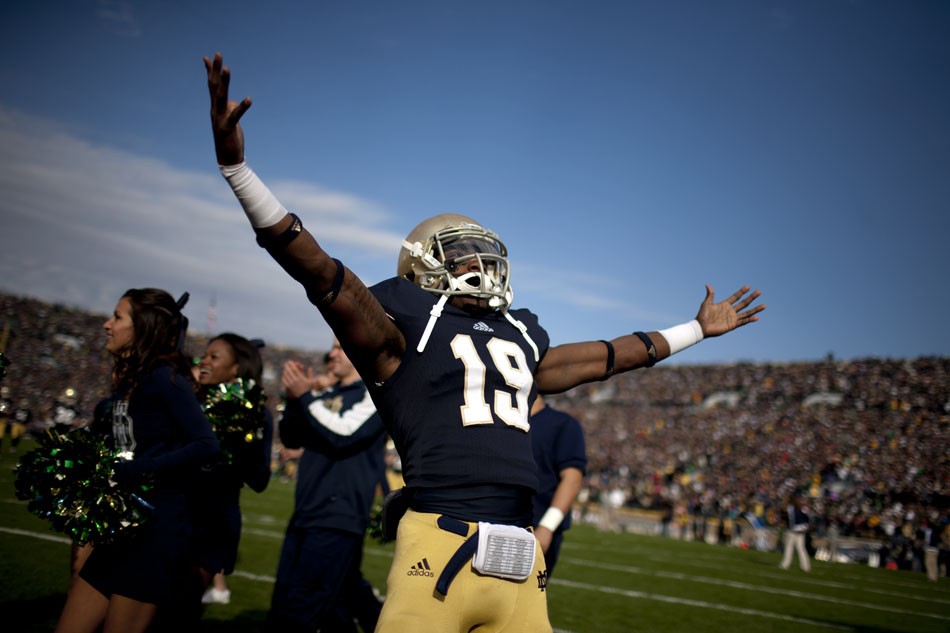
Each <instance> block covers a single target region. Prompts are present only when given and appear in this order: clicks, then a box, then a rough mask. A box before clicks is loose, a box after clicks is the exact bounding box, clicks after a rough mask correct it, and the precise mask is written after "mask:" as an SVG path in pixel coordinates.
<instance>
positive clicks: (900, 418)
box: [0, 293, 950, 541]
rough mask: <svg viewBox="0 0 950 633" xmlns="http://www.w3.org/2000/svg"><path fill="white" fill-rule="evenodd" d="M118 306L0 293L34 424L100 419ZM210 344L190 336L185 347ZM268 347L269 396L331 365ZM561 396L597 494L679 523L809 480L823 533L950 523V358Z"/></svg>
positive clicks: (738, 367) (738, 370)
mask: <svg viewBox="0 0 950 633" xmlns="http://www.w3.org/2000/svg"><path fill="white" fill-rule="evenodd" d="M105 318H106V317H105V316H104V315H94V314H89V313H87V312H85V311H81V310H76V309H73V308H69V307H66V306H61V305H51V304H48V303H44V302H41V301H37V300H34V299H28V298H23V297H16V296H12V295H8V294H3V293H0V319H2V320H0V337H2V338H0V349H4V353H5V355H6V356H7V357H8V359H9V361H10V367H9V369H8V375H7V377H6V379H5V380H4V385H3V389H4V394H5V396H6V397H8V398H9V399H10V401H11V402H12V405H13V406H16V407H28V408H29V409H31V411H32V412H33V420H34V422H33V424H34V425H36V426H38V427H41V426H42V425H43V424H47V423H48V422H49V420H50V418H51V415H52V411H53V407H54V404H55V403H57V402H64V401H67V400H68V401H69V403H70V404H73V406H75V407H76V408H77V409H78V410H79V412H80V418H88V416H89V415H90V414H91V412H92V410H93V407H94V406H95V403H96V402H97V401H98V399H99V398H100V397H102V396H103V395H105V393H106V392H107V390H108V378H109V370H110V367H111V358H110V357H109V355H108V354H107V353H106V352H105V350H104V349H103V341H104V334H103V330H102V323H103V322H104V320H105ZM239 334H247V335H249V336H251V337H253V336H254V333H243V332H239ZM206 342H207V339H206V338H202V337H196V336H191V337H190V338H189V341H188V344H187V348H186V351H187V352H188V353H189V354H192V355H197V354H200V353H201V351H202V350H203V349H204V346H205V344H206ZM3 345H5V348H4V347H3ZM262 353H263V357H264V363H265V384H264V387H265V392H266V393H268V394H269V395H270V396H271V397H270V399H269V404H270V406H272V407H273V406H275V405H276V404H277V403H278V401H279V399H278V396H279V393H280V389H279V376H280V369H281V366H282V364H283V362H284V361H285V360H286V359H288V358H296V359H299V360H302V361H304V362H305V363H310V364H313V365H314V366H315V367H317V368H319V367H320V366H321V365H322V363H323V358H322V357H323V353H322V352H315V351H308V350H296V349H288V348H282V347H278V346H274V345H270V346H267V347H265V348H264V349H263V350H262ZM67 388H72V389H73V390H74V392H75V395H74V396H71V397H67V396H65V395H64V392H65V390H66V389H67ZM73 400H74V402H73ZM548 402H549V404H551V405H553V406H555V407H556V408H560V409H563V410H566V411H568V412H569V413H571V414H572V415H574V416H575V417H576V418H577V419H578V420H580V421H581V424H582V425H583V427H584V431H585V435H586V439H587V452H588V458H589V467H588V476H587V488H588V491H587V493H588V494H589V496H590V498H592V499H593V500H602V501H605V500H606V499H607V497H608V495H610V496H612V498H616V499H619V500H620V501H621V503H622V504H624V505H626V506H629V507H638V508H646V509H653V510H657V511H660V512H663V513H665V514H666V515H667V516H668V517H669V520H670V521H676V522H683V521H686V520H687V517H689V518H690V520H692V519H693V518H695V517H712V518H716V519H718V520H720V521H721V522H722V523H724V524H729V523H735V522H737V521H739V520H740V519H741V518H742V517H751V516H755V517H756V518H757V520H759V521H761V522H762V524H764V525H767V526H769V525H770V526H778V525H781V523H782V521H783V509H784V507H785V505H786V503H787V500H788V497H789V495H790V494H792V493H793V492H796V491H803V492H805V493H806V495H807V496H808V499H809V509H810V511H811V513H812V516H813V518H814V521H815V525H816V528H817V530H818V533H819V534H823V533H824V532H825V531H826V530H827V529H828V527H830V526H831V525H834V526H835V527H836V529H837V530H839V531H840V533H841V534H842V535H852V536H859V537H865V538H875V539H880V540H882V541H888V540H890V541H894V540H895V539H896V540H898V541H899V540H900V539H901V538H904V539H906V540H909V541H913V540H914V539H915V538H916V535H917V533H918V532H919V531H920V529H921V526H923V525H925V524H929V525H931V526H941V525H942V526H946V523H947V516H948V510H950V358H918V359H913V360H910V359H905V360H881V359H873V358H869V359H860V360H847V361H842V360H833V359H830V358H829V359H826V360H824V361H819V362H796V363H765V364H762V363H738V364H729V365H702V366H691V365H675V364H665V365H658V366H657V367H654V368H651V369H644V370H640V371H636V372H632V373H629V374H624V375H621V376H617V377H615V378H613V379H612V380H610V381H608V382H605V383H596V384H592V385H586V386H583V387H580V388H577V389H574V390H572V391H571V392H568V393H566V394H562V395H558V396H553V397H550V398H549V399H548Z"/></svg>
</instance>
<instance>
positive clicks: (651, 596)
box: [549, 578, 855, 631]
mask: <svg viewBox="0 0 950 633" xmlns="http://www.w3.org/2000/svg"><path fill="white" fill-rule="evenodd" d="M549 582H552V583H554V584H557V585H565V586H567V587H573V588H575V589H588V590H590V591H600V592H603V593H612V594H616V595H618V596H626V597H628V598H640V599H642V600H657V601H659V602H669V603H672V604H685V605H688V606H691V607H699V608H701V609H717V610H719V611H726V612H728V613H741V614H743V615H754V616H758V617H762V618H772V619H774V620H785V621H787V622H797V623H800V624H811V625H813V626H824V627H828V628H830V629H840V630H842V631H854V630H855V629H854V628H853V627H850V626H843V625H840V624H829V623H828V622H821V621H820V620H809V619H808V618H797V617H795V616H793V615H782V614H780V613H770V612H768V611H759V610H757V609H744V608H741V607H731V606H726V605H721V604H713V603H711V602H703V601H701V600H690V599H688V598H675V597H673V596H661V595H659V594H655V593H644V592H642V591H633V590H631V589H617V588H616V587H604V586H602V585H588V584H587V583H583V582H574V581H572V580H564V579H563V578H561V579H558V578H552V579H551V580H550V581H549Z"/></svg>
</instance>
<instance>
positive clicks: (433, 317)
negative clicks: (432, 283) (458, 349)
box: [416, 295, 449, 354]
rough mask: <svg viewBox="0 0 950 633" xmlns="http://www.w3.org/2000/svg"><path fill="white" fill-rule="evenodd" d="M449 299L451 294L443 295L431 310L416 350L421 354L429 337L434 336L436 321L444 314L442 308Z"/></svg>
mask: <svg viewBox="0 0 950 633" xmlns="http://www.w3.org/2000/svg"><path fill="white" fill-rule="evenodd" d="M448 300H449V295H442V297H441V298H440V299H439V300H438V301H437V302H436V303H435V305H434V306H432V309H431V310H430V311H429V322H428V323H426V329H425V331H424V332H423V333H422V338H421V339H419V344H418V345H417V346H416V351H417V352H419V353H420V354H421V353H422V351H423V350H424V349H425V348H426V343H428V342H429V337H430V336H432V328H434V327H435V322H436V321H437V320H438V319H439V317H440V316H442V308H444V307H445V302H446V301H448Z"/></svg>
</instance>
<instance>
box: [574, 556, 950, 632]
mask: <svg viewBox="0 0 950 633" xmlns="http://www.w3.org/2000/svg"><path fill="white" fill-rule="evenodd" d="M563 560H565V561H570V562H572V563H574V564H576V565H582V566H586V567H596V568H598V569H612V570H614V571H623V572H627V573H631V574H641V575H644V576H659V577H662V578H672V579H674V580H685V581H689V582H698V583H704V584H710V585H725V586H727V587H733V588H736V589H745V590H747V591H761V592H763V593H775V594H779V595H782V596H795V597H796V598H807V599H809V600H821V601H824V602H831V603H833V604H840V605H847V606H851V607H860V608H862V609H876V610H878V611H888V612H890V613H899V614H901V615H916V616H921V617H925V618H936V619H938V620H950V616H946V615H941V614H937V613H926V612H923V611H909V610H907V609H898V608H895V607H885V606H881V605H877V604H871V603H867V602H858V601H856V600H846V599H843V598H832V597H829V596H823V595H821V594H815V593H805V592H804V591H793V590H790V589H782V588H778V587H763V586H762V585H750V584H748V583H744V582H737V581H734V580H724V579H722V578H710V577H708V576H692V575H690V574H681V573H677V572H671V571H649V570H646V569H643V568H641V567H633V566H631V565H615V564H613V563H602V562H597V561H592V560H583V559H579V558H564V559H563Z"/></svg>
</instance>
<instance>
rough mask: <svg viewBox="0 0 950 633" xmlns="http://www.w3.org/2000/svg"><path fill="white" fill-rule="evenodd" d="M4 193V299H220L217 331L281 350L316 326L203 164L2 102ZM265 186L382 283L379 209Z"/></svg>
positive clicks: (382, 214)
mask: <svg viewBox="0 0 950 633" xmlns="http://www.w3.org/2000/svg"><path fill="white" fill-rule="evenodd" d="M0 189H2V190H3V192H4V195H3V196H2V197H0V217H2V219H3V220H2V225H3V234H4V240H3V242H4V247H3V249H2V252H0V287H3V288H4V289H6V290H8V291H12V292H17V293H20V294H27V295H31V296H38V297H42V298H46V299H50V300H56V301H63V302H67V303H71V304H74V305H79V306H82V307H85V308H90V309H96V310H99V311H109V310H111V308H112V302H114V301H115V299H116V297H118V296H119V295H120V294H121V293H122V292H123V291H124V290H125V289H127V288H129V287H137V286H144V285H155V286H159V287H165V288H167V289H168V290H169V291H171V292H173V293H176V292H180V291H182V290H185V289H187V290H190V291H191V292H192V295H193V297H195V299H196V300H197V302H198V304H200V303H201V302H202V301H207V300H209V299H210V297H211V296H215V297H217V300H218V314H219V324H220V325H221V326H222V327H224V326H227V327H230V328H231V329H237V330H239V331H241V330H243V329H245V328H252V329H253V330H254V332H251V333H252V334H254V335H255V336H264V337H269V338H271V339H272V340H278V341H283V342H288V341H294V340H299V339H300V338H301V337H307V338H308V339H309V338H310V337H311V336H312V335H313V332H314V328H315V327H316V330H317V331H325V326H323V325H322V322H321V320H320V318H319V315H318V314H317V313H316V311H315V310H313V308H312V307H310V306H309V305H308V304H307V302H306V299H305V298H304V295H303V292H302V291H301V290H300V289H299V287H297V285H296V283H295V282H293V281H291V280H289V279H288V278H287V277H286V275H284V274H283V273H281V272H280V271H279V270H277V267H276V265H275V264H274V263H273V262H271V261H270V258H269V257H268V256H267V255H266V253H264V252H263V251H262V250H261V249H259V248H257V247H256V245H254V241H253V233H252V231H251V229H250V227H249V225H248V223H247V220H246V219H245V218H244V214H243V213H242V212H241V211H240V207H239V206H238V205H237V203H236V202H235V200H234V198H233V196H232V195H231V193H230V191H229V190H228V188H227V185H226V183H225V182H224V180H223V179H222V178H221V177H220V176H218V175H217V173H216V172H215V170H214V167H213V165H212V166H210V167H209V170H208V171H207V172H193V171H187V170H182V169H178V168H176V167H174V166H172V165H169V164H167V163H165V162H163V161H160V160H156V159H154V158H149V157H143V156H139V155H136V154H133V153H130V152H126V151H123V150H119V149H116V148H112V147H106V146H102V145H97V144H94V143H91V142H89V141H87V140H84V139H82V138H79V137H77V136H76V135H73V134H71V133H69V132H68V131H67V130H64V129H63V128H62V127H61V126H59V125H58V124H57V123H56V122H53V121H49V120H45V119H40V118H36V117H33V116H30V115H25V114H22V113H20V112H16V111H11V110H9V109H5V108H3V107H2V106H0ZM274 189H275V192H276V193H277V195H278V196H280V197H281V199H282V201H283V202H284V203H285V204H286V205H287V206H288V207H289V208H293V209H295V210H296V211H297V212H298V213H299V214H300V215H301V216H302V217H303V218H304V219H305V223H307V224H309V225H311V226H313V227H315V228H316V229H317V230H316V231H315V232H316V233H317V234H318V235H319V236H320V240H321V243H322V244H323V245H324V246H325V247H326V248H327V249H328V250H329V251H331V252H333V253H334V254H335V255H337V256H339V257H340V258H341V259H344V260H345V261H347V263H348V264H350V265H351V267H353V268H354V269H356V270H357V271H358V272H359V273H360V274H363V275H364V276H365V277H366V278H367V280H368V281H370V280H373V281H375V280H377V279H381V278H383V277H384V276H387V275H388V274H389V271H390V268H391V263H392V262H393V261H394V260H395V254H396V252H397V251H398V248H399V241H400V239H401V236H400V235H399V234H397V233H395V232H393V231H390V230H389V229H387V228H386V226H385V222H386V221H388V220H389V219H390V214H389V212H388V211H387V210H386V209H385V208H383V207H382V206H381V205H379V204H376V203H374V202H372V201H368V200H365V199H362V198H360V197H359V196H355V195H352V194H348V193H345V192H340V191H333V190H331V189H328V188H324V187H320V186H317V185H313V184H309V183H299V182H292V181H281V182H278V183H276V185H275V187H274ZM200 297H201V298H200ZM202 298H203V299H202ZM288 306H293V308H288ZM198 309H200V306H199V307H198ZM276 315H280V316H279V318H278V317H277V316H276ZM290 321H292V323H290ZM242 324H243V326H242ZM308 342H313V341H308Z"/></svg>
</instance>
